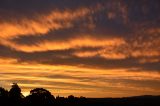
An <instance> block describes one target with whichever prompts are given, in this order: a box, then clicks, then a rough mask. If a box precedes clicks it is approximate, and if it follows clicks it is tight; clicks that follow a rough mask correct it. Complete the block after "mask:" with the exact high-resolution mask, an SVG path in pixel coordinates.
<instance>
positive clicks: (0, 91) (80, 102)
mask: <svg viewBox="0 0 160 106" xmlns="http://www.w3.org/2000/svg"><path fill="white" fill-rule="evenodd" d="M0 106H160V96H137V97H128V98H85V97H74V96H73V95H70V96H68V97H66V98H65V97H59V96H58V97H54V96H53V95H52V94H51V93H50V92H49V91H48V90H46V89H44V88H35V89H33V90H31V91H30V94H29V95H28V96H26V97H24V96H23V94H22V93H21V88H20V87H19V86H18V85H17V84H16V83H13V85H12V87H11V89H10V90H9V91H7V90H6V89H4V88H2V87H0Z"/></svg>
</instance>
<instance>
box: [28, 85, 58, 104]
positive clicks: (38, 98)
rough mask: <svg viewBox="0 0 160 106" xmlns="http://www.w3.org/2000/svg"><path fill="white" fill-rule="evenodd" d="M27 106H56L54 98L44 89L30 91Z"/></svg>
mask: <svg viewBox="0 0 160 106" xmlns="http://www.w3.org/2000/svg"><path fill="white" fill-rule="evenodd" d="M26 101H27V105H35V106H37V105H43V106H53V105H55V98H54V96H53V95H52V94H51V93H50V92H49V91H48V90H46V89H44V88H35V89H33V90H31V91H30V95H29V96H27V97H26Z"/></svg>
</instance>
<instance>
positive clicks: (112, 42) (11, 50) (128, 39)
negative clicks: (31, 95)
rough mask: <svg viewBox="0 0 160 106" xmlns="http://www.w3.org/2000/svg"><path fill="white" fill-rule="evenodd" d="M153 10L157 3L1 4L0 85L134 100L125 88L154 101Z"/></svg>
mask: <svg viewBox="0 0 160 106" xmlns="http://www.w3.org/2000/svg"><path fill="white" fill-rule="evenodd" d="M159 9H160V2H159V0H154V1H151V0H139V1H137V0H132V1H130V2H129V1H127V0H118V1H114V0H94V1H93V0H87V1H86V0H75V1H71V0H61V1H57V0H39V1H33V0H27V1H26V0H1V1H0V14H1V16H0V50H1V52H0V63H1V64H3V65H4V66H2V67H1V68H2V69H1V70H2V72H0V74H1V75H2V78H1V79H0V80H2V81H6V83H10V82H19V83H20V84H21V85H22V87H23V88H24V89H26V90H28V89H31V88H33V87H34V85H33V83H35V84H43V85H44V87H46V88H50V89H51V88H56V89H57V90H58V89H61V91H57V93H59V94H62V95H67V94H69V93H71V92H73V93H76V91H81V92H82V89H86V92H83V93H84V95H86V96H92V97H93V96H94V93H95V92H98V91H99V90H101V91H105V92H106V93H105V95H103V94H101V93H99V95H100V96H99V97H102V96H103V97H104V96H107V94H110V93H111V94H112V96H127V95H133V94H130V92H129V90H126V91H125V87H126V86H128V89H130V90H133V91H135V92H137V91H138V90H140V89H141V90H140V92H138V93H136V94H137V95H138V94H145V93H148V94H157V93H159V92H157V91H155V90H157V89H159V86H158V83H159V81H160V78H159V72H160V67H159V66H160V47H159V45H160V26H159V24H158V22H159V21H160V14H159ZM30 64H33V66H32V65H30ZM17 65H19V66H17ZM34 66H37V67H39V66H41V67H40V68H38V69H37V68H36V67H34ZM42 66H43V67H42ZM64 66H65V68H64ZM28 67H29V69H28ZM47 67H49V69H48V68H47ZM51 67H56V68H57V67H62V68H60V69H56V68H53V69H52V68H51ZM25 68H26V69H25ZM46 68H47V69H46ZM27 69H28V71H27ZM74 69H75V70H74ZM82 69H84V70H82ZM16 70H17V71H16ZM37 70H40V71H38V72H37ZM47 70H50V71H47ZM60 70H61V71H60ZM73 70H74V71H73ZM79 70H80V71H79ZM101 70H103V71H101ZM10 71H11V72H10ZM19 71H20V72H19ZM25 71H27V72H25ZM34 71H35V73H37V75H36V74H32V73H31V72H34ZM62 71H64V73H63V72H62ZM68 71H70V75H69V74H68ZM92 72H94V75H93V77H90V76H91V74H92ZM27 73H28V74H27ZM42 73H43V75H44V76H41V74H42ZM108 73H111V74H112V75H108ZM148 73H150V74H149V75H150V76H149V75H148ZM66 74H67V75H66ZM79 74H80V75H79ZM137 74H138V76H137ZM130 75H131V78H129V77H130ZM20 76H22V77H20ZM31 77H32V78H33V79H34V80H30V79H31ZM42 80H44V82H42ZM30 81H31V82H32V83H29V82H30ZM65 81H66V82H65ZM47 82H48V83H47ZM71 82H74V83H71ZM111 82H114V83H113V84H112V83H111ZM6 83H4V82H3V83H2V85H5V84H6ZM54 83H55V84H56V85H57V86H53V84H54ZM96 83H99V84H100V86H97V84H96ZM104 84H105V85H106V87H104V86H101V85H104ZM67 85H69V86H67ZM142 85H143V86H142ZM37 86H38V85H37ZM72 87H74V89H72ZM143 87H145V88H143ZM118 90H120V91H121V93H120V92H118ZM159 94H160V93H159ZM77 95H78V94H77Z"/></svg>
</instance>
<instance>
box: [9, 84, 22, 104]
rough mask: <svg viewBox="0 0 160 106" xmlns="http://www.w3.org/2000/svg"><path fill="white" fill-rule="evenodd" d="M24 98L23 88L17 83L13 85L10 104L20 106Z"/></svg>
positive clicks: (10, 92)
mask: <svg viewBox="0 0 160 106" xmlns="http://www.w3.org/2000/svg"><path fill="white" fill-rule="evenodd" d="M23 97H24V96H23V95H22V93H21V88H20V87H19V86H18V84H17V83H13V85H12V88H11V89H10V91H9V99H10V103H11V104H14V105H20V104H21V103H22V98H23Z"/></svg>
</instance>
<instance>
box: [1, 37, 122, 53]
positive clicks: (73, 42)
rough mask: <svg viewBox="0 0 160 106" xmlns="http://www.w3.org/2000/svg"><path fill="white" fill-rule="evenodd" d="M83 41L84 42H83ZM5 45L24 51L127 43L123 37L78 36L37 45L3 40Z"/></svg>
mask: <svg viewBox="0 0 160 106" xmlns="http://www.w3.org/2000/svg"><path fill="white" fill-rule="evenodd" d="M82 41H83V42H82ZM2 43H3V44H4V45H8V46H10V47H11V48H14V49H16V50H20V51H24V52H35V51H47V50H64V49H70V48H80V47H104V46H118V45H122V44H124V43H125V41H124V40H123V39H121V38H112V39H111V38H110V39H98V38H94V37H87V36H86V37H78V38H72V39H70V40H66V41H53V42H52V41H42V42H40V43H38V44H36V45H30V46H28V45H18V44H16V43H13V42H10V41H2Z"/></svg>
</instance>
